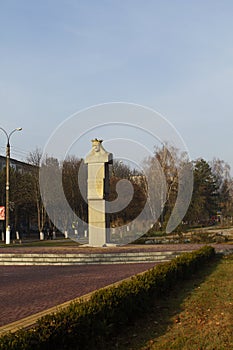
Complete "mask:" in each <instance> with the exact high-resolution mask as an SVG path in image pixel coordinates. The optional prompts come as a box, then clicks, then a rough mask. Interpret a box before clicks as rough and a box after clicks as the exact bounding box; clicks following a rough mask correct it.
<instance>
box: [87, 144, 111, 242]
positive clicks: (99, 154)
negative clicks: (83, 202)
mask: <svg viewBox="0 0 233 350" xmlns="http://www.w3.org/2000/svg"><path fill="white" fill-rule="evenodd" d="M85 163H86V164H87V165H88V180H87V199H88V232H89V245H91V246H104V245H106V244H107V243H108V242H109V216H108V214H107V213H106V200H108V196H109V164H110V163H112V154H111V153H108V152H107V151H106V150H105V149H104V148H103V146H102V140H98V139H95V140H92V150H91V152H90V153H89V154H88V155H87V157H86V159H85Z"/></svg>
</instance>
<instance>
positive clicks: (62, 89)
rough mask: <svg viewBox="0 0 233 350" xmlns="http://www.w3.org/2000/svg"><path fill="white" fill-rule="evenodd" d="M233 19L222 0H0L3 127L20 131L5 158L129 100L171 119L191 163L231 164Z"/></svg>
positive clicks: (231, 6) (0, 145) (1, 144)
mask: <svg viewBox="0 0 233 350" xmlns="http://www.w3.org/2000/svg"><path fill="white" fill-rule="evenodd" d="M232 16H233V3H232V1H227V0H223V1H215V0H211V1H209V0H206V1H203V0H202V1H201V0H195V1H194V0H193V1H192V0H190V1H187V0H183V1H182V0H170V1H169V0H161V1H160V0H147V1H142V0H124V1H123V0H118V1H117V0H115V1H113V0H109V1H107V0H99V1H94V0H93V1H92V0H80V1H78V0H40V1H35V0H20V1H18V0H0V52H1V54H0V127H2V128H4V129H5V130H7V132H10V131H12V130H14V129H15V128H16V127H22V128H23V130H22V131H21V132H20V133H18V132H17V133H14V135H12V137H11V155H12V157H14V158H16V159H19V160H25V159H26V157H27V155H28V154H29V152H32V151H34V150H35V149H36V148H41V149H43V148H44V146H45V144H46V143H47V140H48V139H49V138H50V135H51V134H52V133H53V132H54V130H55V129H56V128H57V127H58V125H60V124H61V123H63V122H64V120H66V119H67V118H68V117H69V116H70V115H73V114H74V113H76V112H78V111H80V110H83V109H86V108H88V107H90V106H93V105H99V104H102V103H109V102H127V103H135V104H139V105H142V106H146V107H148V108H151V109H153V110H156V111H158V112H159V113H160V114H161V115H163V116H164V117H165V118H166V119H167V120H168V121H169V122H170V123H172V124H173V126H174V128H175V129H176V130H177V132H178V133H179V134H180V135H181V136H182V138H183V140H184V142H185V144H186V146H187V148H188V150H189V153H190V157H191V159H197V158H199V157H202V158H204V159H206V160H207V161H210V160H212V159H213V158H220V159H222V160H224V161H226V162H227V163H229V164H230V166H231V169H233V158H232V149H233V136H232V135H233V98H232V91H233V40H232V34H233V21H232ZM79 122H80V123H82V122H84V121H82V119H80V121H79ZM80 126H81V125H80ZM78 135H79V130H78V127H77V136H78ZM111 136H114V131H111V130H110V131H109V137H111ZM129 137H130V135H129ZM5 144H6V138H5V135H4V134H3V133H1V134H0V153H1V154H2V155H3V154H4V152H5V151H4V149H5ZM86 147H87V148H86V150H88V149H89V148H90V145H89V144H88V145H86ZM232 173H233V171H232Z"/></svg>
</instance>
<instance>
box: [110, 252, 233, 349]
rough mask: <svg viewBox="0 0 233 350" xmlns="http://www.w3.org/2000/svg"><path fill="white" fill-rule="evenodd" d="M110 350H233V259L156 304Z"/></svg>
mask: <svg viewBox="0 0 233 350" xmlns="http://www.w3.org/2000/svg"><path fill="white" fill-rule="evenodd" d="M108 349H120V350H126V349H128V350H129V349H132V350H180V349H184V350H204V349H205V350H222V349H226V350H229V349H233V255H231V256H228V257H224V258H222V259H221V260H219V259H217V260H215V261H214V262H212V263H211V264H209V265H208V266H207V267H205V269H203V271H201V272H199V273H198V274H197V275H195V276H193V278H191V280H190V281H186V282H184V283H183V284H182V285H179V286H177V287H176V288H175V289H174V290H173V291H171V293H170V295H169V296H166V297H164V298H163V299H162V300H159V301H156V300H155V302H154V304H153V307H152V308H151V312H150V313H147V314H145V315H144V317H142V318H140V319H138V320H137V321H136V322H135V323H134V324H132V325H131V326H130V327H128V328H127V329H124V331H123V332H122V331H121V332H120V334H119V335H118V336H117V337H116V338H115V339H113V340H112V342H111V344H108Z"/></svg>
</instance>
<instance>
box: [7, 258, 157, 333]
mask: <svg viewBox="0 0 233 350" xmlns="http://www.w3.org/2000/svg"><path fill="white" fill-rule="evenodd" d="M154 265H155V263H146V264H120V265H82V266H0V275H1V282H0V283H1V289H0V310H1V312H0V326H3V325H5V324H8V323H11V322H14V321H16V320H19V319H21V318H24V317H26V316H29V315H32V314H34V313H37V312H39V311H42V310H45V309H48V308H50V307H52V306H55V305H58V304H62V303H64V302H66V301H69V300H71V299H74V298H77V297H79V296H82V295H84V294H87V293H89V292H91V291H94V290H96V289H99V288H101V287H104V286H106V285H109V284H111V283H114V282H116V281H119V280H122V279H124V278H127V277H129V276H132V275H135V274H137V273H139V272H143V271H145V270H147V269H149V268H151V267H152V266H154Z"/></svg>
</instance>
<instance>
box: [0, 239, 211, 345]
mask: <svg viewBox="0 0 233 350" xmlns="http://www.w3.org/2000/svg"><path fill="white" fill-rule="evenodd" d="M214 255H215V250H214V248H212V247H209V246H206V247H203V248H201V249H199V250H197V251H194V252H191V253H184V254H182V255H180V256H178V257H177V258H175V259H173V260H171V261H170V262H166V263H161V264H159V265H157V266H155V267H154V268H152V269H150V270H148V271H146V272H145V273H143V274H140V275H136V276H134V277H132V278H131V279H130V280H127V281H123V282H122V283H120V284H119V285H118V286H117V287H116V286H111V287H108V288H105V289H100V290H98V291H97V292H95V293H94V294H93V295H92V297H91V298H90V300H88V301H86V302H76V303H71V305H70V306H69V307H67V308H66V309H64V310H62V311H59V312H57V313H53V314H50V315H47V316H44V317H42V318H41V319H39V320H38V322H37V325H36V326H35V327H34V328H31V329H28V330H19V331H17V332H15V333H8V334H5V335H3V336H2V337H1V338H0V350H9V349H11V350H47V349H56V350H61V349H62V350H63V349H64V350H66V349H67V350H68V349H69V350H71V349H72V350H78V349H97V348H98V347H99V346H100V344H101V342H102V341H103V340H104V339H107V338H108V337H109V336H111V334H114V332H116V330H118V329H119V327H122V326H123V325H126V324H127V323H129V322H130V321H131V320H133V319H134V318H135V317H137V316H138V315H139V314H140V313H143V312H145V310H147V309H148V308H149V307H150V305H151V302H152V301H153V298H154V297H159V296H162V295H164V293H166V292H168V291H169V290H170V289H171V287H172V286H173V285H174V284H175V283H176V282H177V281H179V280H184V279H187V278H189V277H190V276H192V274H193V273H194V272H195V271H197V270H198V269H199V268H200V267H202V266H203V264H205V263H206V262H207V261H208V260H210V259H211V258H212V257H213V256H214Z"/></svg>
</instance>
